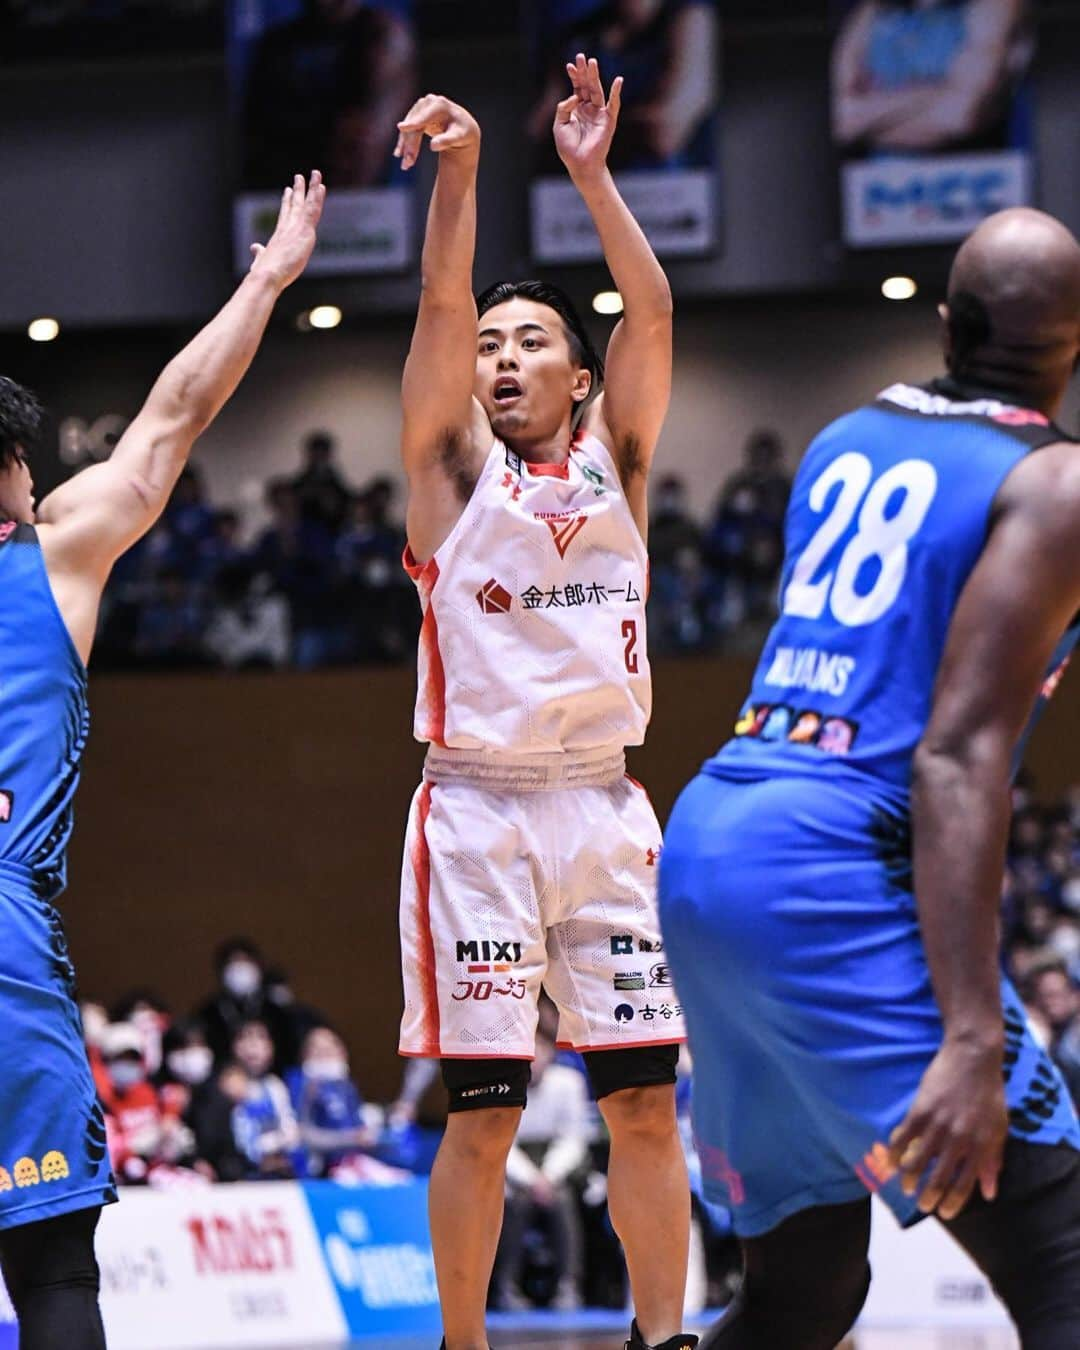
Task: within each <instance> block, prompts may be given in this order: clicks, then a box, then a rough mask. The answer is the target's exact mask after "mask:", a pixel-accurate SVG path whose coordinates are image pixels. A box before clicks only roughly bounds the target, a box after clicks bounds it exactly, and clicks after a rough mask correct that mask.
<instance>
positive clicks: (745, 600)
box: [94, 431, 791, 669]
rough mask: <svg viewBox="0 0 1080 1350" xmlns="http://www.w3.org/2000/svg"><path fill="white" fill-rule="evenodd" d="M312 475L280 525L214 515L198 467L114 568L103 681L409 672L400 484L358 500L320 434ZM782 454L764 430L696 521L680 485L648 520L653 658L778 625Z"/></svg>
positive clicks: (277, 499) (310, 454)
mask: <svg viewBox="0 0 1080 1350" xmlns="http://www.w3.org/2000/svg"><path fill="white" fill-rule="evenodd" d="M302 455H303V463H302V466H301V468H300V471H299V472H298V473H297V474H296V475H295V476H294V477H289V478H276V479H274V480H272V481H271V482H270V483H269V484H268V485H267V487H266V491H265V508H266V512H267V513H268V523H266V524H265V527H264V528H262V529H258V528H256V529H254V530H252V529H251V523H250V522H248V521H246V520H244V519H242V518H241V514H240V513H239V512H238V511H236V510H233V509H231V508H227V507H221V508H219V507H215V506H212V505H211V504H210V503H208V502H207V500H206V495H205V491H204V488H203V485H202V480H201V479H200V477H199V474H198V471H197V470H196V469H195V468H194V467H188V468H187V469H185V471H184V473H183V474H182V475H181V477H180V481H179V482H178V483H177V486H176V490H175V492H174V493H173V496H172V500H171V501H170V503H169V505H168V507H167V508H166V510H165V513H164V514H163V516H162V518H161V520H160V521H159V522H158V523H157V524H156V525H155V526H154V528H153V530H151V531H150V533H149V534H148V535H147V536H146V537H145V538H144V539H142V540H140V542H139V543H137V544H136V545H135V546H134V548H132V549H131V550H130V551H129V552H128V553H127V554H126V555H125V556H124V557H123V558H122V559H121V560H120V561H119V562H118V563H117V565H116V567H115V568H114V570H113V574H112V577H111V578H110V581H109V585H108V587H107V589H106V592H105V598H104V602H103V605H102V610H101V626H100V630H99V633H98V639H97V643H96V646H95V655H94V661H95V666H96V668H98V669H118V668H119V669H127V668H132V667H139V668H151V669H182V668H190V667H219V668H220V667H224V668H228V669H238V668H248V669H251V668H275V667H281V666H295V667H299V668H300V669H313V668H316V667H320V666H332V665H351V664H357V663H369V662H397V661H401V662H405V661H411V660H413V658H414V653H415V644H416V636H417V633H418V630H419V625H420V610H419V605H418V603H417V600H416V596H415V593H414V590H413V587H412V583H411V582H410V581H409V579H408V577H407V575H406V573H405V570H404V568H403V567H402V563H401V557H402V552H403V549H404V544H405V532H404V528H403V526H402V524H401V520H400V518H399V514H398V501H397V496H398V490H397V484H396V483H395V481H394V480H393V479H390V478H385V477H379V478H375V479H373V480H372V481H371V482H370V483H368V484H367V486H366V487H363V488H361V489H357V488H355V487H354V486H353V485H351V484H350V483H349V482H348V481H347V479H346V477H345V475H344V473H343V471H342V470H341V468H340V467H339V465H338V462H337V452H336V446H335V443H334V440H333V438H332V437H331V436H330V435H329V434H328V433H327V432H324V431H316V432H312V433H311V434H310V435H309V436H308V437H307V438H306V440H305V441H304V444H303V447H302ZM790 487H791V483H790V478H789V477H788V475H787V473H786V472H785V470H784V467H783V447H782V445H781V443H780V440H779V438H778V437H777V436H776V434H775V433H774V432H771V431H758V432H755V433H754V435H752V436H751V438H750V440H749V441H748V442H747V445H746V449H745V463H744V465H743V467H742V468H740V469H739V470H738V471H737V472H736V473H734V474H733V475H732V476H731V477H730V478H729V479H728V481H727V482H726V483H725V484H724V485H723V487H722V488H721V491H720V494H719V497H718V499H717V502H716V504H715V507H714V509H713V510H712V513H711V514H710V515H709V516H708V518H707V519H705V520H699V519H698V518H697V517H696V515H695V514H694V513H693V511H692V510H691V509H690V503H689V494H688V492H687V489H686V486H685V484H684V483H683V481H682V479H680V478H678V477H677V476H675V475H667V476H661V477H660V478H658V480H657V482H656V488H655V491H654V496H653V511H652V518H651V521H650V540H649V548H650V556H651V592H650V602H649V624H650V647H651V649H652V650H653V651H654V652H656V653H665V652H699V651H710V650H716V649H731V648H733V647H738V648H750V647H754V646H756V645H757V644H758V643H759V642H760V639H761V636H762V633H763V631H764V628H765V627H767V625H768V623H769V622H770V621H771V619H772V616H773V612H774V610H773V606H774V597H775V592H776V584H777V579H778V576H779V571H780V563H781V560H782V555H783V520H784V512H785V509H786V507H787V499H788V494H789V492H790Z"/></svg>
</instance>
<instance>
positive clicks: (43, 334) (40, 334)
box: [26, 319, 60, 342]
mask: <svg viewBox="0 0 1080 1350" xmlns="http://www.w3.org/2000/svg"><path fill="white" fill-rule="evenodd" d="M26 335H27V337H28V338H29V339H30V341H31V342H52V340H53V338H56V337H59V336H60V325H59V324H58V323H57V322H56V320H55V319H35V320H34V321H33V323H32V324H31V325H30V327H29V328H28V329H27V330H26Z"/></svg>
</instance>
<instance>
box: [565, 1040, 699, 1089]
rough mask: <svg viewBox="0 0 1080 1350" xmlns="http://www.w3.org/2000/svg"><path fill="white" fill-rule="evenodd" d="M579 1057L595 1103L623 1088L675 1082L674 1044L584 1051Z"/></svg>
mask: <svg viewBox="0 0 1080 1350" xmlns="http://www.w3.org/2000/svg"><path fill="white" fill-rule="evenodd" d="M582 1058H583V1059H584V1060H585V1068H586V1069H587V1070H588V1073H589V1081H590V1082H591V1083H592V1090H593V1096H594V1097H595V1098H596V1100H597V1101H599V1100H600V1099H601V1097H609V1096H610V1095H611V1094H612V1093H613V1092H621V1091H622V1089H623V1088H635V1087H656V1086H657V1085H659V1084H662V1083H674V1081H675V1069H676V1065H677V1064H678V1062H679V1047H678V1046H677V1045H632V1046H629V1047H628V1048H627V1049H625V1050H586V1051H585V1053H584V1055H583V1056H582Z"/></svg>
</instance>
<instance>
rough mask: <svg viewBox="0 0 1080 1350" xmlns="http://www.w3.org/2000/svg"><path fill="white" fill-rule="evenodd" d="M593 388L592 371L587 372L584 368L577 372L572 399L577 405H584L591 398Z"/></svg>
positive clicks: (571, 394) (571, 392)
mask: <svg viewBox="0 0 1080 1350" xmlns="http://www.w3.org/2000/svg"><path fill="white" fill-rule="evenodd" d="M591 388H592V371H591V370H586V369H585V367H584V366H582V367H581V369H580V370H579V371H577V373H576V375H575V378H574V387H573V389H571V391H570V397H571V398H572V399H573V400H574V402H575V403H584V402H585V400H586V399H587V398H588V397H589V390H590V389H591Z"/></svg>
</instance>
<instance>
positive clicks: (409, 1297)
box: [303, 1180, 442, 1336]
mask: <svg viewBox="0 0 1080 1350" xmlns="http://www.w3.org/2000/svg"><path fill="white" fill-rule="evenodd" d="M303 1191H304V1195H305V1197H306V1199H307V1202H308V1205H309V1206H310V1208H311V1215H312V1218H313V1219H314V1221H315V1228H316V1231H317V1232H318V1235H319V1241H320V1242H321V1244H322V1249H323V1256H324V1259H325V1261H326V1267H327V1270H328V1271H329V1272H330V1277H331V1279H332V1281H333V1283H334V1288H335V1289H336V1291H337V1294H338V1297H339V1298H340V1300H341V1307H342V1311H343V1312H344V1314H345V1317H346V1320H347V1321H348V1324H349V1331H350V1332H351V1333H352V1334H353V1335H358V1336H370V1335H373V1334H378V1333H380V1332H382V1333H386V1334H390V1333H394V1334H397V1335H402V1334H406V1333H414V1334H415V1333H428V1332H430V1333H432V1334H433V1335H435V1336H438V1335H439V1333H440V1330H441V1326H442V1320H441V1318H440V1315H439V1292H438V1288H437V1286H436V1283H435V1263H434V1260H433V1259H432V1255H431V1240H430V1237H429V1236H428V1219H427V1182H426V1181H424V1180H416V1181H411V1182H408V1183H406V1184H405V1185H399V1186H388V1187H378V1186H363V1187H357V1188H355V1189H350V1188H349V1187H346V1186H340V1185H337V1184H336V1183H334V1182H331V1181H310V1182H305V1183H304V1185H303Z"/></svg>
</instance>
